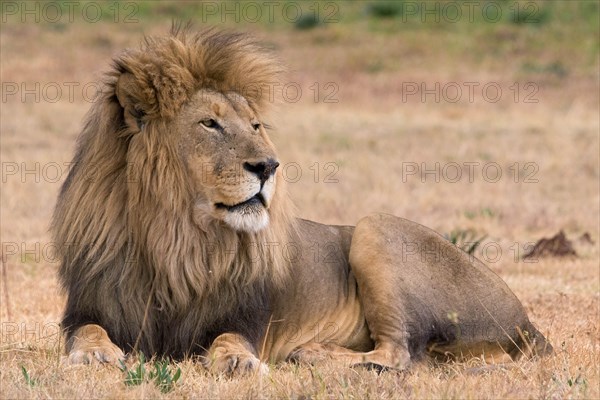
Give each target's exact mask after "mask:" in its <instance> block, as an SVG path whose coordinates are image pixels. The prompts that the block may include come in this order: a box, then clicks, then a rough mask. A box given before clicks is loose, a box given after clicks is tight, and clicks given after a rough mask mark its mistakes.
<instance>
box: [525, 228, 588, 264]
mask: <svg viewBox="0 0 600 400" xmlns="http://www.w3.org/2000/svg"><path fill="white" fill-rule="evenodd" d="M539 257H577V252H575V248H574V247H573V243H572V242H571V241H570V240H568V239H567V237H566V235H565V233H564V232H563V231H562V230H561V231H560V232H558V233H557V234H556V235H554V236H553V237H551V238H550V239H547V238H542V239H540V240H538V241H537V242H536V244H535V245H534V246H533V249H531V251H530V252H529V253H527V254H525V255H524V256H523V258H524V259H528V258H539Z"/></svg>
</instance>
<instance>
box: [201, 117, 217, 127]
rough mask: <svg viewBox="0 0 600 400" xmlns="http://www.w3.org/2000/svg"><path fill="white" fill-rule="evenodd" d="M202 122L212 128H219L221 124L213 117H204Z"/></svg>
mask: <svg viewBox="0 0 600 400" xmlns="http://www.w3.org/2000/svg"><path fill="white" fill-rule="evenodd" d="M200 123H201V124H202V125H204V126H205V127H207V128H211V129H217V128H218V127H219V124H218V123H217V121H215V120H214V119H212V118H208V119H203V120H202V121H200Z"/></svg>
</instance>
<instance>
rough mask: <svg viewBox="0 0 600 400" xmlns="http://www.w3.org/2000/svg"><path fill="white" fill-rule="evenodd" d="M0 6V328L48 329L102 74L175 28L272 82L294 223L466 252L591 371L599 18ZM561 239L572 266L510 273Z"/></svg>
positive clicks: (556, 261) (564, 11) (447, 10)
mask: <svg viewBox="0 0 600 400" xmlns="http://www.w3.org/2000/svg"><path fill="white" fill-rule="evenodd" d="M0 5H1V7H2V17H1V18H2V20H1V24H0V46H1V50H0V56H1V58H0V73H1V81H2V101H1V103H0V106H1V107H2V110H1V120H0V133H1V136H0V138H1V143H0V144H1V150H0V156H1V161H2V182H1V184H2V192H1V194H0V200H1V226H0V234H1V236H2V246H3V247H2V261H3V267H4V268H3V276H2V279H3V285H2V287H1V290H2V291H3V295H2V302H3V304H4V305H3V306H2V307H0V316H1V317H2V318H3V319H4V320H5V321H6V320H8V321H11V320H18V321H25V322H27V323H34V321H57V320H58V319H59V316H60V312H61V310H62V302H63V301H64V300H63V298H62V296H61V295H60V294H59V292H58V290H57V287H56V281H55V275H54V274H55V270H56V268H57V260H54V259H53V258H52V256H51V250H52V244H51V243H50V238H49V235H48V232H47V229H48V225H49V220H50V216H51V213H52V209H53V205H54V202H55V199H56V196H57V193H58V190H59V187H60V185H61V183H62V182H63V180H64V179H65V177H66V175H67V173H68V168H69V164H68V163H69V162H70V161H71V157H72V156H73V151H74V148H75V141H76V137H77V135H78V133H79V131H80V129H81V127H82V121H83V118H84V116H85V113H86V111H87V110H88V109H89V108H90V106H91V104H92V103H93V101H94V99H95V96H96V92H97V90H98V89H99V88H100V86H99V82H100V80H101V77H102V73H103V71H106V70H107V68H108V67H109V65H110V62H111V58H112V57H113V56H115V55H116V54H118V53H119V52H120V51H122V50H123V49H124V48H127V47H136V46H138V45H139V43H140V42H141V40H142V39H143V37H144V35H164V34H166V33H167V32H168V31H169V29H170V26H171V21H172V20H181V21H188V20H189V21H192V22H193V23H194V25H195V26H196V27H197V28H202V27H205V26H218V27H222V28H226V29H235V30H241V31H246V32H249V33H251V34H253V35H255V36H256V37H258V38H259V39H260V40H261V41H262V42H263V43H265V44H266V45H267V46H268V47H270V48H272V49H273V50H274V51H275V52H276V53H277V54H278V55H279V57H280V58H281V59H282V60H283V62H284V63H285V64H286V65H287V68H288V74H287V76H286V78H285V81H286V83H285V85H283V86H281V87H279V88H275V90H276V91H277V94H279V95H280V97H281V98H282V101H280V102H279V103H278V104H277V105H276V106H275V107H274V112H273V113H271V114H270V115H268V116H267V118H266V119H267V122H268V123H269V124H270V125H272V126H273V129H272V132H271V136H272V139H273V141H274V142H275V144H276V146H277V147H278V150H279V154H280V158H281V162H282V168H284V173H285V177H286V181H287V184H288V185H287V186H288V190H289V192H290V196H291V197H292V199H293V201H294V203H295V205H296V207H297V210H298V214H299V215H300V216H302V217H306V218H310V219H315V220H318V221H321V222H326V223H333V224H354V223H356V221H357V220H358V219H359V218H360V217H361V216H364V215H367V214H369V213H371V212H387V213H392V214H396V215H399V216H402V217H405V218H408V219H412V220H414V221H417V222H419V223H422V224H424V225H427V226H429V227H431V228H433V229H435V230H437V231H438V232H440V233H442V234H446V235H447V237H449V238H450V239H451V240H456V241H460V240H471V241H473V240H479V239H481V243H480V244H479V246H478V248H477V249H473V250H474V252H475V254H476V255H477V256H478V257H479V258H481V259H482V260H484V261H485V262H486V263H487V264H488V265H490V266H491V268H492V269H494V270H495V271H496V272H498V273H499V274H500V275H501V276H502V277H503V278H504V279H505V280H507V281H508V283H509V286H511V288H513V289H514V290H515V292H516V293H517V295H518V296H519V297H520V298H521V299H523V301H524V303H525V305H526V307H528V310H529V307H531V310H530V312H531V313H533V317H532V319H533V320H534V321H535V322H536V323H538V325H540V326H543V327H545V328H546V330H544V329H542V331H543V332H545V333H547V332H548V329H549V330H550V332H549V336H550V339H551V341H552V339H553V338H557V337H558V338H559V339H560V340H559V339H557V340H559V343H558V344H559V345H558V346H557V345H556V344H555V348H557V347H560V342H561V341H562V342H563V345H565V346H567V347H568V346H570V345H572V346H574V347H573V348H575V347H577V349H579V350H581V351H583V349H587V350H585V351H586V352H588V354H589V349H596V353H594V354H597V351H598V332H599V329H598V322H597V320H596V317H597V315H598V291H599V290H600V289H599V285H598V275H599V273H598V262H599V258H598V257H599V252H598V244H597V243H598V237H599V218H600V210H599V208H600V194H599V189H600V188H599V180H600V179H599V175H600V173H599V150H600V144H599V129H600V126H599V111H598V110H599V106H600V104H599V93H600V85H599V51H600V50H599V49H600V43H599V42H600V31H599V29H600V28H599V2H597V1H576V0H572V1H511V0H490V1H487V0H479V1H478V0H475V1H445V0H440V1H370V2H366V1H324V2H312V1H302V2H299V1H239V2H238V1H230V2H229V1H226V2H221V1H204V2H188V1H169V2H167V1H164V2H159V1H122V2H118V1H110V2H97V1H96V2H95V1H53V2H19V1H16V2H14V1H3V2H2V3H1V4H0ZM560 230H563V231H564V232H565V233H566V237H567V239H569V240H570V241H571V242H572V243H571V244H572V245H573V247H574V250H575V251H576V253H577V256H576V257H570V258H558V257H549V258H543V259H542V258H540V259H534V261H533V262H529V263H526V262H524V261H523V255H524V254H525V253H526V252H527V251H528V250H530V249H531V247H532V245H533V243H535V242H536V241H537V240H539V239H540V238H542V237H550V236H553V235H554V234H556V233H558V232H559V231H560ZM586 233H587V234H588V235H587V237H588V238H589V239H590V240H589V241H588V240H587V239H585V238H586V235H585V234H586ZM47 296H50V297H47ZM47 298H50V299H52V300H53V301H47V300H45V299H47ZM594 316H596V317H594ZM555 320H562V321H567V320H568V321H570V322H569V324H568V326H569V327H566V326H556V325H555V324H554V322H553V321H555ZM569 337H570V338H571V339H568V338H569ZM574 337H575V339H573V338H574ZM582 338H584V339H582ZM565 340H566V343H567V344H565V342H564V341H565ZM569 340H571V342H569ZM580 340H584V341H583V342H582V341H580ZM10 343H12V342H10ZM569 343H571V344H569ZM4 344H6V342H5V343H4ZM30 345H31V343H30ZM36 346H37V345H36ZM586 346H587V347H586ZM590 346H591V347H590ZM42 348H44V347H43V346H42ZM582 354H583V353H582ZM586 360H587V359H586ZM597 361H598V360H597V358H596V359H592V360H591V361H590V360H587V361H582V360H578V361H573V362H572V363H568V365H567V366H566V367H565V368H566V369H565V370H566V371H571V369H573V368H576V367H575V365H577V364H578V363H579V364H581V363H584V364H585V363H586V362H587V363H589V365H593V364H598V362H597ZM586 365H588V364H586ZM566 374H567V375H569V374H574V372H573V373H572V372H567V373H566ZM591 374H592V378H590V377H588V378H587V379H588V380H589V379H594V381H593V382H596V384H597V383H598V370H597V368H596V369H593V372H591ZM5 376H6V375H5ZM569 376H570V375H569ZM559 378H560V379H559V381H560V382H563V381H564V382H565V383H564V387H565V388H566V389H565V390H575V389H573V385H567V383H566V382H567V380H568V379H570V378H569V377H562V376H561V377H559ZM563 378H564V379H563ZM571 378H572V377H571ZM573 379H574V378H573ZM596 386H597V385H596ZM561 387H562V386H561ZM527 393H528V392H524V395H525V397H529V395H528V394H527ZM560 393H562V394H561V396H562V395H566V393H567V392H560ZM578 393H579V392H578ZM581 393H583V392H581ZM586 393H588V394H589V392H586ZM595 393H597V392H595ZM592 397H594V396H592Z"/></svg>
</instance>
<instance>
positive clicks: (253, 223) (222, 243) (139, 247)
mask: <svg viewBox="0 0 600 400" xmlns="http://www.w3.org/2000/svg"><path fill="white" fill-rule="evenodd" d="M280 72H281V67H280V65H279V64H278V62H277V61H276V60H275V59H274V57H273V56H272V55H271V54H270V53H269V52H268V51H266V50H265V49H264V48H262V47H261V46H259V45H258V44H257V43H256V42H254V41H253V40H252V39H250V38H248V37H247V36H245V35H242V34H236V33H223V32H220V31H214V30H207V31H203V32H200V33H197V34H190V33H188V30H187V29H174V31H173V32H172V34H171V35H170V36H167V37H159V38H147V39H146V40H145V42H144V43H143V45H142V46H141V48H139V49H135V50H126V51H125V52H123V53H122V54H121V55H119V56H118V57H117V58H116V59H115V62H114V67H113V69H112V70H111V71H110V72H109V73H108V74H107V81H106V90H105V91H104V92H103V95H102V96H101V98H100V100H99V101H98V102H96V104H94V106H93V107H92V110H91V111H90V113H89V115H88V119H87V123H86V126H85V127H84V130H83V132H82V133H81V135H80V137H79V142H78V149H77V152H76V156H75V160H74V161H75V163H74V164H75V166H74V167H73V169H72V170H71V171H70V174H69V177H68V178H67V180H66V182H65V184H64V186H63V188H62V191H61V195H60V197H59V201H58V204H57V207H56V210H55V214H54V221H53V231H54V236H55V238H56V240H57V241H60V242H64V243H73V245H71V246H68V248H67V249H66V250H65V251H63V252H62V254H60V255H61V256H62V258H63V259H64V260H65V261H63V267H62V270H61V276H62V279H63V285H64V286H69V285H70V284H72V282H73V281H72V278H71V277H69V274H71V273H77V274H82V273H83V274H85V276H84V277H83V278H84V281H85V280H86V279H89V282H92V281H93V277H94V276H95V275H96V274H98V273H100V272H103V273H105V271H106V270H107V269H108V267H109V266H112V267H113V268H114V264H115V263H116V264H120V263H125V264H128V263H129V264H132V265H133V266H129V267H123V268H122V271H121V272H122V273H124V274H128V275H135V277H136V279H142V280H146V281H148V282H150V280H152V282H154V283H153V285H155V286H156V285H158V286H159V287H155V289H156V291H157V297H158V301H159V302H160V303H163V304H165V305H171V304H172V303H175V304H176V303H181V304H183V303H185V302H186V300H187V299H188V298H189V296H190V295H192V293H197V294H201V293H205V292H206V290H207V289H211V288H213V289H214V288H216V287H219V285H226V286H230V287H243V285H244V284H245V283H248V282H250V281H256V280H260V279H263V280H270V281H272V282H274V283H278V282H279V283H281V282H283V280H284V279H285V277H286V267H285V260H283V259H282V258H281V256H280V254H279V253H280V251H277V250H276V249H275V248H274V247H273V246H272V244H273V243H281V242H282V241H284V240H285V238H286V236H287V233H288V229H289V228H290V226H291V221H292V218H291V216H290V211H289V208H288V206H287V204H288V202H287V196H286V195H285V193H284V189H283V187H282V184H283V179H282V178H281V176H280V170H279V169H278V168H277V167H278V165H279V163H278V158H277V155H276V153H275V149H274V146H273V144H272V142H271V141H270V139H269V137H268V136H267V132H266V130H265V124H264V122H263V118H264V114H265V112H266V111H267V108H268V105H269V101H270V100H271V99H270V98H269V96H268V93H269V87H272V85H273V84H275V83H276V82H277V80H278V77H279V73H280ZM269 244H271V245H269ZM67 250H68V251H67ZM82 264H84V266H83V267H82ZM81 271H85V272H81ZM148 271H150V272H148ZM156 276H160V279H158V280H157V279H154V277H156ZM123 281H125V280H123ZM133 281H135V280H128V282H133ZM157 282H158V283H157ZM142 284H143V283H140V285H142ZM148 285H149V283H148ZM232 290H233V289H232ZM71 292H73V291H72V290H71ZM232 295H233V294H232ZM225 297H226V295H225Z"/></svg>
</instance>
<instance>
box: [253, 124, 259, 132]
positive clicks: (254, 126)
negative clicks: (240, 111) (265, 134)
mask: <svg viewBox="0 0 600 400" xmlns="http://www.w3.org/2000/svg"><path fill="white" fill-rule="evenodd" d="M252 128H254V130H255V131H257V130H259V129H260V123H258V122H257V123H256V124H252Z"/></svg>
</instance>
